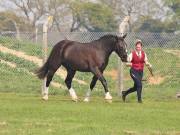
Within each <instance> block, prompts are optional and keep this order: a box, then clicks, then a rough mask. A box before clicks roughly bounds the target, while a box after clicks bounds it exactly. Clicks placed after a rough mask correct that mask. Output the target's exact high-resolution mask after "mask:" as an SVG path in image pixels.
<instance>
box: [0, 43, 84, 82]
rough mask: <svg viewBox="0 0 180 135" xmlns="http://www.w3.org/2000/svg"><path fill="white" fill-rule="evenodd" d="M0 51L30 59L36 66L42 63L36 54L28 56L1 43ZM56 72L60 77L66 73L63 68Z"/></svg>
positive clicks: (63, 76) (75, 79)
mask: <svg viewBox="0 0 180 135" xmlns="http://www.w3.org/2000/svg"><path fill="white" fill-rule="evenodd" d="M0 51H1V52H3V53H9V54H12V55H15V56H17V57H20V58H23V59H25V60H28V61H31V62H33V63H35V64H37V65H38V66H42V63H43V61H42V59H40V58H38V57H36V56H30V55H27V54H25V53H24V52H21V51H16V50H12V49H9V48H7V47H4V46H2V45H0ZM56 74H57V75H58V76H60V77H61V78H62V79H65V78H66V75H67V72H66V71H65V70H62V69H58V71H57V72H56ZM73 80H74V81H77V82H78V83H79V84H84V85H86V84H87V83H86V82H85V81H83V80H79V79H77V78H74V79H73Z"/></svg>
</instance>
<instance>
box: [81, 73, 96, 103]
mask: <svg viewBox="0 0 180 135" xmlns="http://www.w3.org/2000/svg"><path fill="white" fill-rule="evenodd" d="M97 80H98V78H97V76H95V75H94V76H93V78H92V81H91V84H90V89H88V91H87V92H86V96H85V98H84V102H89V100H90V95H91V91H92V90H93V88H94V86H95V85H96V82H97Z"/></svg>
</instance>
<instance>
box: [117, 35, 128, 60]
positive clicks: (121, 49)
mask: <svg viewBox="0 0 180 135" xmlns="http://www.w3.org/2000/svg"><path fill="white" fill-rule="evenodd" d="M126 35H127V34H126ZM126 35H124V36H122V37H117V41H116V44H115V52H116V53H117V54H118V56H119V57H120V58H121V60H122V62H127V44H126V42H125V41H124V39H125V37H126Z"/></svg>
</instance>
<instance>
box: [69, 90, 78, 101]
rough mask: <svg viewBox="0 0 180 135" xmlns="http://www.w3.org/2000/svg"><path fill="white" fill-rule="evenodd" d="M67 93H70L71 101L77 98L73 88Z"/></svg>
mask: <svg viewBox="0 0 180 135" xmlns="http://www.w3.org/2000/svg"><path fill="white" fill-rule="evenodd" d="M69 94H70V96H71V98H72V100H73V101H77V99H78V98H77V95H76V92H75V90H74V89H73V88H70V89H69Z"/></svg>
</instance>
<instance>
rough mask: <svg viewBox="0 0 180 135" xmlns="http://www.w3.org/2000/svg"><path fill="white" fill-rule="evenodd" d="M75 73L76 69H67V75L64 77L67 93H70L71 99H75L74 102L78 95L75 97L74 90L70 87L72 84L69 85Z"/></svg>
mask: <svg viewBox="0 0 180 135" xmlns="http://www.w3.org/2000/svg"><path fill="white" fill-rule="evenodd" d="M75 73H76V71H74V70H67V77H66V79H65V83H66V86H67V88H68V90H69V94H70V96H71V98H72V100H73V101H75V102H77V100H78V97H77V95H76V92H75V90H74V89H73V88H72V86H71V84H72V79H73V77H74V75H75Z"/></svg>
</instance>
